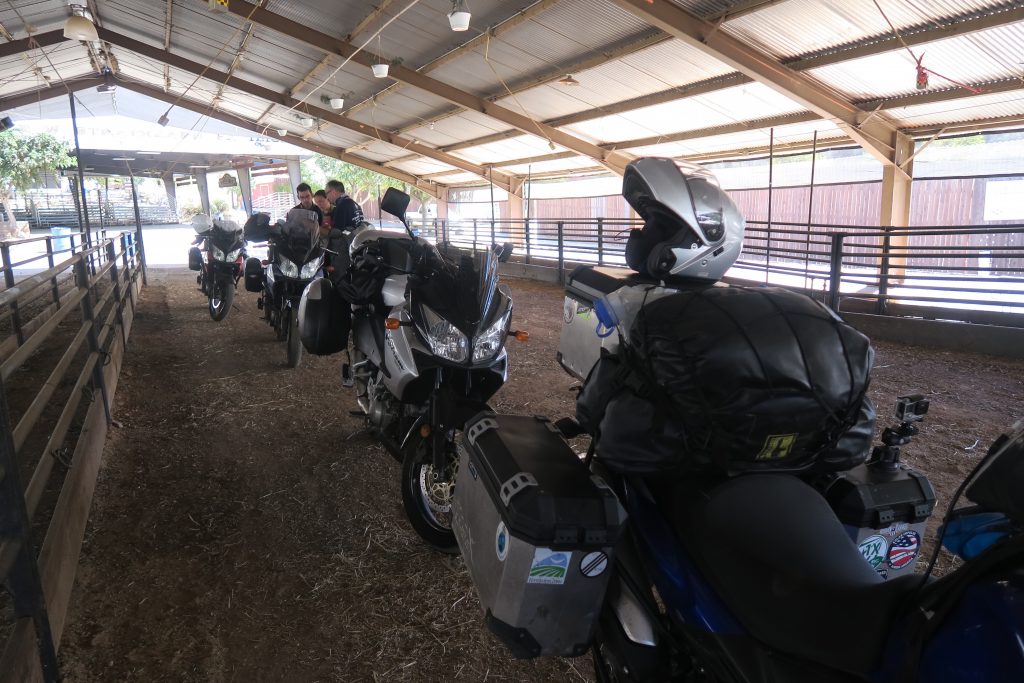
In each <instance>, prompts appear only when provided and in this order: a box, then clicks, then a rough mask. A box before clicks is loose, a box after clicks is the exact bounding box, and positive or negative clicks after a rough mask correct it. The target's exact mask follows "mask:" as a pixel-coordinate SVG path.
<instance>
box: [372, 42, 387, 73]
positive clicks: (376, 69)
mask: <svg viewBox="0 0 1024 683" xmlns="http://www.w3.org/2000/svg"><path fill="white" fill-rule="evenodd" d="M377 60H378V61H377V63H376V64H373V65H371V66H370V68H371V69H373V77H374V78H387V77H388V63H387V61H385V59H384V53H383V52H381V50H380V34H379V33H378V34H377Z"/></svg>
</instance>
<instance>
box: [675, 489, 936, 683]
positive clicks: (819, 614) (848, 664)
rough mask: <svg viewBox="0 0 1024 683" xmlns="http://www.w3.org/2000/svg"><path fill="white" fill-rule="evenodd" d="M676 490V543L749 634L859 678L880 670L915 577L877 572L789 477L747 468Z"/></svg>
mask: <svg viewBox="0 0 1024 683" xmlns="http://www.w3.org/2000/svg"><path fill="white" fill-rule="evenodd" d="M674 493H675V495H674V496H673V503H672V507H673V516H674V517H675V523H676V526H677V528H678V529H679V531H680V532H681V534H680V535H681V538H682V540H683V545H684V546H685V547H686V548H687V550H688V551H689V552H690V553H691V555H692V556H693V559H694V562H695V563H696V564H697V566H698V568H699V569H700V571H701V572H702V574H703V575H704V577H705V578H706V579H707V580H708V582H709V583H710V584H711V585H712V586H713V587H714V589H715V590H716V592H717V593H718V595H719V597H720V598H721V599H722V600H723V602H724V603H725V604H726V606H727V607H728V608H729V609H730V611H731V612H732V613H733V615H734V616H735V617H736V619H737V621H739V623H740V624H741V625H742V626H743V627H744V628H745V629H747V631H748V632H749V633H750V635H751V636H752V637H753V638H755V639H757V640H759V641H761V642H762V643H763V644H765V645H767V646H769V647H771V648H772V649H774V650H776V651H779V652H781V653H787V654H789V655H793V656H796V657H799V658H802V659H806V660H809V661H812V662H815V663H817V664H820V665H823V666H825V667H828V668H832V669H839V670H842V671H845V672H848V673H852V674H855V675H858V676H864V677H867V675H868V674H869V673H870V672H871V671H873V670H874V669H876V668H877V666H878V664H879V660H880V658H881V655H882V650H883V647H884V645H885V642H886V638H887V637H888V635H889V633H890V629H891V626H892V622H893V618H894V615H895V614H896V613H897V611H898V610H899V609H900V607H901V604H902V602H903V600H904V598H906V597H907V596H908V595H909V594H910V593H911V592H912V591H913V590H914V589H915V588H916V587H917V586H918V585H919V582H920V580H919V578H918V577H916V576H913V575H912V576H905V577H900V578H896V579H892V580H889V581H886V580H885V579H883V578H882V577H881V576H880V575H879V574H878V573H877V572H876V571H875V570H874V569H872V568H871V567H870V566H869V565H868V563H867V562H865V561H864V558H863V557H862V556H861V554H860V551H859V550H858V549H857V546H856V545H854V543H853V541H852V540H851V539H850V537H849V536H848V535H847V533H846V531H845V530H844V528H843V526H842V524H841V523H840V522H839V520H838V519H837V518H836V516H835V514H834V513H833V512H832V510H831V508H830V507H829V506H828V503H827V502H826V501H825V500H824V498H822V497H821V495H820V494H819V493H818V492H817V491H815V490H814V489H813V488H811V487H810V486H808V485H807V484H805V483H804V482H802V481H801V480H799V479H797V478H795V477H792V476H788V475H779V474H751V475H745V476H740V477H736V478H733V479H730V480H728V481H726V482H725V483H722V484H720V485H718V486H717V487H715V488H713V489H710V491H701V492H693V491H690V492H686V493H683V494H682V495H680V493H681V492H680V491H675V492H674Z"/></svg>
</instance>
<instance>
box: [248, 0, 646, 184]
mask: <svg viewBox="0 0 1024 683" xmlns="http://www.w3.org/2000/svg"><path fill="white" fill-rule="evenodd" d="M228 9H229V10H230V11H231V12H232V13H233V14H236V15H238V16H242V17H246V18H248V19H249V20H250V21H254V22H256V23H258V24H262V25H263V26H266V27H267V28H269V29H272V30H274V31H277V32H278V33H280V34H282V35H285V36H288V37H289V38H292V39H294V40H298V41H301V42H303V43H306V44H307V45H310V46H312V47H314V48H316V49H318V50H324V51H327V52H333V53H335V54H337V55H339V56H341V57H342V58H346V59H350V60H351V61H352V62H354V63H356V64H362V65H363V66H365V67H367V68H369V67H370V66H371V65H373V64H374V63H376V62H377V61H378V60H380V59H381V57H378V56H377V55H374V54H373V53H371V52H367V51H365V50H362V51H359V50H357V48H356V46H355V45H353V44H352V43H350V42H348V41H345V40H340V39H338V38H334V37H333V36H329V35H327V34H325V33H321V32H319V31H315V30H313V29H311V28H309V27H308V26H303V25H302V24H300V23H299V22H296V21H292V20H291V19H288V18H287V17H283V16H281V15H279V14H275V13H273V12H269V11H267V10H265V9H262V8H260V7H256V6H254V5H252V4H251V3H249V2H246V1H245V0H228ZM390 77H391V78H393V79H395V80H397V81H401V82H403V83H407V84H409V85H411V86H413V87H416V88H419V89H420V90H424V91H426V92H429V93H431V94H432V95H435V96H437V97H440V98H442V99H446V100H448V101H449V102H452V103H453V104H457V105H459V106H461V107H465V108H466V109H471V110H473V111H477V112H480V113H481V114H484V115H485V116H489V117H491V118H493V119H495V120H497V121H501V122H502V123H504V124H506V125H509V126H512V127H513V128H518V129H519V130H522V131H523V132H526V133H530V134H531V135H538V136H540V137H543V138H546V139H547V140H548V141H549V142H550V143H551V144H552V145H561V146H562V147H565V148H566V149H571V150H573V151H575V152H577V153H579V154H582V155H585V156H589V157H592V158H593V159H594V160H595V161H597V162H598V163H600V164H601V165H603V166H605V167H607V168H609V169H610V170H613V171H615V172H616V173H622V172H623V171H624V170H625V167H626V164H627V163H628V162H629V158H628V157H626V156H624V155H622V154H619V153H616V152H607V151H606V150H603V149H601V148H600V147H598V146H597V145H595V144H593V143H591V142H587V141H586V140H582V139H580V138H578V137H576V136H574V135H570V134H569V133H566V132H564V131H561V130H558V129H555V128H552V127H550V126H545V125H544V124H543V123H540V122H538V121H535V120H534V119H531V118H530V117H529V116H526V115H524V114H520V113H519V112H515V111H512V110H511V109H507V108H505V107H502V106H499V105H497V104H494V103H493V102H488V101H487V100H486V99H485V98H482V97H478V96H476V95H473V94H472V93H469V92H466V91H465V90H461V89H459V88H456V87H454V86H452V85H449V84H447V83H443V82H441V81H438V80H437V79H434V78H430V77H429V76H426V75H424V74H421V73H417V72H416V71H413V70H412V69H410V68H408V67H404V66H401V65H394V66H392V67H391V71H390Z"/></svg>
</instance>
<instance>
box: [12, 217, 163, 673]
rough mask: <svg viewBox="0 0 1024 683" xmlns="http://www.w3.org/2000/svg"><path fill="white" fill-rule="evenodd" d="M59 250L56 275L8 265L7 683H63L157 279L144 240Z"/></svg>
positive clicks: (126, 238)
mask: <svg viewBox="0 0 1024 683" xmlns="http://www.w3.org/2000/svg"><path fill="white" fill-rule="evenodd" d="M40 239H51V238H40ZM28 241H29V242H31V241H32V240H28ZM24 242H25V241H20V242H18V243H15V244H12V243H3V244H0V247H2V248H3V249H4V251H5V253H9V252H10V250H11V248H12V246H16V245H17V244H24ZM50 246H51V248H50V249H49V250H48V253H47V254H45V255H44V256H42V257H37V260H38V259H42V258H45V259H46V260H47V265H48V267H47V268H45V269H43V270H40V271H39V272H36V273H34V274H32V275H29V276H28V277H25V278H24V279H21V280H20V281H16V280H15V279H14V274H15V271H14V268H13V267H12V265H9V263H10V262H9V259H8V264H5V266H4V269H3V270H4V281H5V284H6V285H7V286H6V289H4V290H3V291H0V324H2V325H3V326H4V329H6V331H7V338H6V339H4V341H3V343H2V344H0V579H3V580H4V582H5V585H6V586H7V588H8V596H7V597H9V602H8V603H7V605H8V606H9V607H10V608H11V609H10V610H9V611H13V614H14V617H15V619H14V622H13V624H9V625H8V626H10V628H8V629H7V630H6V631H0V633H3V634H5V635H6V636H7V637H6V640H0V643H3V652H2V655H0V681H3V682H4V683H7V682H11V683H14V682H17V683H28V682H34V681H47V682H49V681H56V680H58V678H59V669H58V666H57V660H56V652H57V648H58V647H59V644H60V638H61V633H62V632H63V630H64V625H65V619H66V616H67V612H68V606H69V603H70V598H71V590H72V586H73V584H74V579H75V571H76V569H77V565H78V557H79V554H80V552H81V547H82V539H83V537H84V534H85V525H86V521H87V519H88V515H89V508H90V507H91V503H92V496H93V491H94V489H95V485H96V477H97V474H98V471H99V465H100V456H101V454H102V452H103V444H104V441H105V439H106V435H107V428H108V425H109V424H110V421H111V417H110V408H111V405H112V403H113V399H114V393H115V391H116V389H117V381H118V375H119V372H120V368H121V363H122V358H123V355H124V351H125V346H126V344H127V341H128V335H129V332H130V331H131V326H132V320H133V317H134V312H135V303H136V300H137V298H138V295H139V292H140V288H141V285H142V281H143V279H144V278H145V270H144V268H145V265H144V259H143V256H142V252H141V249H140V248H139V247H140V244H139V243H138V242H137V241H136V237H135V235H134V234H133V233H127V232H126V233H120V234H117V235H114V236H111V237H108V238H100V237H99V236H97V237H96V238H95V239H94V240H92V242H91V243H87V244H85V245H83V244H81V243H79V244H77V245H73V246H72V247H71V248H70V249H69V250H67V252H68V253H67V254H64V253H61V252H56V253H55V252H54V250H53V249H52V244H51V245H50ZM55 259H62V260H60V261H59V262H58V263H54V260H55ZM30 260H31V259H30ZM15 265H20V264H15ZM39 529H42V530H44V531H43V533H42V538H33V536H34V535H35V534H36V531H37V530H39ZM37 548H38V553H37Z"/></svg>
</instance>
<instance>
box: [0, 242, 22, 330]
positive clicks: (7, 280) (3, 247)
mask: <svg viewBox="0 0 1024 683" xmlns="http://www.w3.org/2000/svg"><path fill="white" fill-rule="evenodd" d="M0 256H2V258H3V264H4V284H6V285H7V289H10V288H11V287H13V286H14V269H13V267H12V266H11V245H10V244H8V243H7V242H3V243H0ZM11 324H12V325H14V336H15V337H16V338H17V340H18V346H21V345H22V344H24V343H25V335H24V333H23V332H22V329H21V315H20V314H19V313H18V302H17V300H15V301H11Z"/></svg>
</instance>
